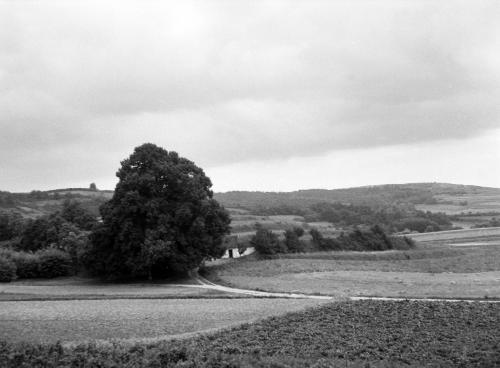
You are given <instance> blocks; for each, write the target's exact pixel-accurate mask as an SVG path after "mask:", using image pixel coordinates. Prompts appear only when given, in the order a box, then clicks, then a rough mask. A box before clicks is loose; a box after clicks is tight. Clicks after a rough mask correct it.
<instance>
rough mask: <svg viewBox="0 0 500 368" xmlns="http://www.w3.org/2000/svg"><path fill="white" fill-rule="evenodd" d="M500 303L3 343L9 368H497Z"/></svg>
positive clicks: (369, 304)
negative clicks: (103, 339)
mask: <svg viewBox="0 0 500 368" xmlns="http://www.w3.org/2000/svg"><path fill="white" fill-rule="evenodd" d="M499 316H500V305H499V304H486V303H466V302H460V303H446V302H440V303H430V302H410V301H402V302H380V301H359V302H338V303H332V304H329V305H326V306H323V307H317V308H313V309H309V310H306V311H302V312H295V313H290V314H288V315H285V316H282V317H272V318H268V319H265V320H263V321H261V322H257V323H253V324H244V325H241V326H240V327H237V328H233V329H231V330H228V331H220V332H218V333H214V334H210V335H203V336H200V337H195V338H190V339H186V340H174V341H163V342H158V343H150V344H145V343H143V344H136V345H133V346H130V345H124V344H119V343H112V344H108V345H96V344H85V345H80V346H76V347H63V346H62V345H61V344H52V345H30V344H9V343H7V342H3V343H0V366H2V367H6V368H9V367H101V368H108V367H275V368H278V367H282V368H284V367H316V368H320V367H345V366H347V367H494V366H499V365H500V345H499V342H500V332H499V329H498V323H499Z"/></svg>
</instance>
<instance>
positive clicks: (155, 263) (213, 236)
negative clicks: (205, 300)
mask: <svg viewBox="0 0 500 368" xmlns="http://www.w3.org/2000/svg"><path fill="white" fill-rule="evenodd" d="M117 177H118V178H119V182H118V184H117V185H116V189H115V192H114V195H113V197H112V199H111V200H110V201H108V202H107V203H105V204H104V205H102V206H101V208H100V212H101V216H102V223H100V224H99V225H98V226H96V228H95V229H94V231H93V233H92V234H91V237H90V238H91V244H92V247H91V250H90V252H89V257H88V259H87V261H86V263H87V267H88V268H90V269H91V270H92V271H94V273H97V274H100V275H104V276H107V277H120V278H123V277H125V278H139V277H148V278H152V277H153V276H155V277H156V276H165V275H171V274H178V273H183V272H186V271H188V270H190V269H192V268H194V267H196V266H198V265H200V263H201V262H202V261H203V260H205V259H208V258H212V257H220V256H222V254H223V253H224V249H223V247H222V241H223V237H224V235H225V234H227V233H228V232H229V223H230V219H229V214H228V213H227V211H226V210H225V209H224V208H223V207H222V206H220V205H219V204H218V203H217V201H215V200H214V199H213V198H212V197H213V192H212V191H211V187H212V183H211V181H210V179H209V178H208V177H207V176H206V175H205V173H204V172H203V170H202V169H201V168H199V167H197V166H196V165H195V164H194V163H193V162H191V161H189V160H188V159H186V158H183V157H180V156H179V155H178V154H177V153H176V152H172V151H170V152H169V151H167V150H165V149H163V148H161V147H158V146H156V145H154V144H151V143H147V144H143V145H141V146H139V147H137V148H135V150H134V152H133V153H132V155H131V156H130V157H129V158H127V159H126V160H124V161H122V162H121V167H120V169H119V170H118V172H117Z"/></svg>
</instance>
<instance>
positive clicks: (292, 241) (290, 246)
mask: <svg viewBox="0 0 500 368" xmlns="http://www.w3.org/2000/svg"><path fill="white" fill-rule="evenodd" d="M301 230H302V229H301ZM285 245H286V248H287V250H288V252H290V253H298V252H302V251H304V247H303V245H302V243H301V242H300V240H299V237H298V235H297V232H296V231H295V229H288V230H286V231H285Z"/></svg>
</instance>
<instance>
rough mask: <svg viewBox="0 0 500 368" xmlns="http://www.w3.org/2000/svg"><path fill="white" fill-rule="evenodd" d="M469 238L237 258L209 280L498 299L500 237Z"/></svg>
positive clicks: (336, 292) (334, 291) (339, 292)
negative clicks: (386, 248)
mask: <svg viewBox="0 0 500 368" xmlns="http://www.w3.org/2000/svg"><path fill="white" fill-rule="evenodd" d="M478 230H480V229H478ZM476 235H477V234H476ZM469 239H470V238H455V239H452V240H446V241H444V242H443V241H433V242H430V241H429V242H426V243H422V244H421V245H420V246H418V247H417V249H414V250H410V251H388V252H319V253H309V254H307V253H306V254H298V255H293V254H290V255H287V256H286V258H285V257H284V258H281V259H271V260H260V261H259V260H252V259H249V260H241V261H235V262H232V263H227V264H224V265H219V266H215V267H213V269H212V270H211V273H210V275H211V276H210V277H212V278H213V280H215V281H219V282H222V283H225V284H228V285H231V286H235V287H240V288H249V289H258V290H265V291H276V292H277V291H287V292H301V293H313V294H327V295H333V296H339V297H343V296H391V297H438V298H439V297H442V298H484V297H488V298H500V238H499V237H496V238H495V237H493V238H492V237H488V236H486V237H482V238H481V237H476V238H473V239H474V241H473V242H471V241H469ZM375 253H377V254H375Z"/></svg>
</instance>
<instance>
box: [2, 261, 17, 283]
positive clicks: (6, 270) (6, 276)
mask: <svg viewBox="0 0 500 368" xmlns="http://www.w3.org/2000/svg"><path fill="white" fill-rule="evenodd" d="M15 278H16V265H15V263H14V262H12V260H11V259H10V258H7V257H3V256H0V282H10V281H12V280H14V279H15Z"/></svg>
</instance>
